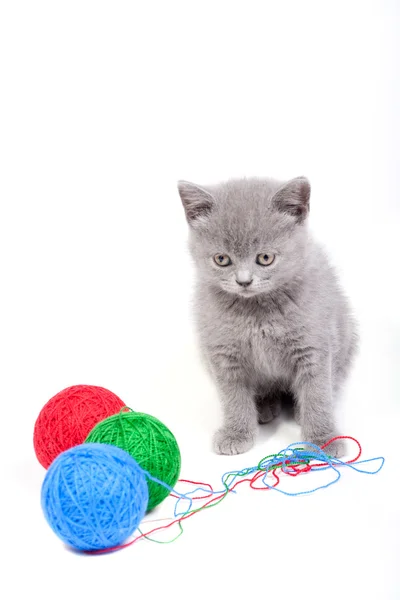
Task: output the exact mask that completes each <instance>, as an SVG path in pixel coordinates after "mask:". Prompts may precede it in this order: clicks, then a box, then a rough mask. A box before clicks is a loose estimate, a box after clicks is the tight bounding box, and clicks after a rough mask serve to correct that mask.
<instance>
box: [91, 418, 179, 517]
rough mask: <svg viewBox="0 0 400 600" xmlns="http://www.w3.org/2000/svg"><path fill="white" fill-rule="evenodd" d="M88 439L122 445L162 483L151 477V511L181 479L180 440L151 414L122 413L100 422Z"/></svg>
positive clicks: (149, 482) (149, 484)
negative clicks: (178, 441) (178, 442)
mask: <svg viewBox="0 0 400 600" xmlns="http://www.w3.org/2000/svg"><path fill="white" fill-rule="evenodd" d="M86 441H87V442H98V443H103V444H113V445H115V446H119V448H122V449H123V450H126V451H127V452H129V454H130V455H131V456H132V457H133V458H134V459H135V460H136V461H137V462H138V463H139V465H140V466H141V467H142V469H144V470H146V471H148V472H149V473H150V475H152V476H153V477H154V478H156V479H158V480H160V481H161V482H163V484H164V485H162V484H161V483H158V482H157V481H154V480H151V479H149V480H148V486H149V504H148V510H151V509H152V508H154V507H155V506H157V505H158V504H160V502H162V501H163V500H164V499H165V498H166V497H167V496H168V495H169V493H170V491H171V488H173V487H174V485H175V484H176V482H177V480H178V477H179V473H180V469H181V455H180V451H179V446H178V444H177V441H176V439H175V437H174V435H173V434H172V432H171V431H170V430H169V429H168V427H166V426H165V425H164V424H163V423H161V421H159V420H158V419H156V418H155V417H152V416H151V415H147V414H145V413H136V412H132V411H131V412H120V413H119V414H117V415H114V416H113V417H109V418H108V419H105V420H104V421H102V422H101V423H98V425H96V427H95V428H94V429H93V430H92V431H91V432H90V434H89V435H88V437H87V439H86Z"/></svg>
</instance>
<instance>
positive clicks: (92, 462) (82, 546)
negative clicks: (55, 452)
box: [42, 444, 148, 550]
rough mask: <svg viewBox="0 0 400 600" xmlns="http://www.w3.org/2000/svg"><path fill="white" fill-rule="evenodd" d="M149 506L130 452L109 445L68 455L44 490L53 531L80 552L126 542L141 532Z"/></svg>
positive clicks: (142, 477) (87, 446)
mask: <svg viewBox="0 0 400 600" xmlns="http://www.w3.org/2000/svg"><path fill="white" fill-rule="evenodd" d="M147 502H148V489H147V483H146V477H145V475H144V473H143V471H142V469H141V468H140V467H139V465H138V464H137V462H135V461H134V460H133V458H132V457H131V456H130V455H129V454H127V452H124V451H123V450H121V449H120V448H116V447H115V446H107V445H106V444H81V445H80V446H75V448H70V449H69V450H67V451H66V452H63V453H62V454H60V455H59V456H58V457H57V458H56V460H55V461H54V462H53V463H52V464H51V465H50V468H49V470H48V471H47V473H46V477H45V480H44V482H43V486H42V508H43V512H44V515H45V517H46V519H47V521H48V523H49V525H50V527H51V528H52V529H53V531H54V532H55V533H56V534H57V535H58V536H59V537H60V538H61V539H62V540H63V541H64V542H65V543H66V544H69V545H71V546H73V547H74V548H77V549H78V550H102V549H106V548H112V547H114V546H118V545H120V544H122V543H123V542H124V541H125V540H126V539H127V538H128V537H129V536H130V535H132V533H133V532H134V531H135V529H137V527H138V525H139V523H140V521H141V519H142V518H143V516H144V514H145V512H146V507H147Z"/></svg>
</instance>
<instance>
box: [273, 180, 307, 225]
mask: <svg viewBox="0 0 400 600" xmlns="http://www.w3.org/2000/svg"><path fill="white" fill-rule="evenodd" d="M310 193H311V186H310V182H309V181H308V179H306V178H305V177H296V179H291V180H290V181H289V182H288V183H285V185H283V186H282V187H281V188H280V189H279V190H278V191H277V192H276V194H275V196H274V197H273V198H272V203H273V204H274V206H275V207H276V208H277V209H278V210H279V211H281V212H285V213H287V214H289V215H291V216H292V217H295V218H296V220H297V222H298V223H302V222H303V221H304V220H305V219H306V217H307V215H308V212H309V210H310Z"/></svg>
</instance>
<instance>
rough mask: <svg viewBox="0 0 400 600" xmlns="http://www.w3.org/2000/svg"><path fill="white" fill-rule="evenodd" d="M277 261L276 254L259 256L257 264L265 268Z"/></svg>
mask: <svg viewBox="0 0 400 600" xmlns="http://www.w3.org/2000/svg"><path fill="white" fill-rule="evenodd" d="M274 260H275V254H259V255H258V256H257V263H258V264H259V265H262V266H263V267H268V266H269V265H272V263H273V262H274Z"/></svg>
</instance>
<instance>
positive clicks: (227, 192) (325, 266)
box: [178, 177, 357, 456]
mask: <svg viewBox="0 0 400 600" xmlns="http://www.w3.org/2000/svg"><path fill="white" fill-rule="evenodd" d="M178 188H179V193H180V196H181V199H182V203H183V206H184V208H185V211H186V217H187V220H188V223H189V225H190V249H191V254H192V256H193V258H194V261H195V265H196V268H197V274H198V278H197V289H196V313H197V324H198V333H199V339H200V345H201V349H202V352H203V354H204V357H205V359H206V362H207V364H208V367H209V369H210V372H211V374H212V376H213V378H214V381H215V384H216V386H217V388H218V391H219V396H220V398H221V402H222V407H223V413H224V423H223V426H222V428H221V429H219V430H218V431H217V432H216V434H215V436H214V449H215V451H216V452H218V453H220V454H238V453H241V452H245V451H246V450H248V449H249V448H251V446H252V445H253V443H254V439H255V434H256V431H257V422H260V423H265V422H268V421H270V420H271V419H273V418H274V417H275V416H276V415H277V414H279V411H280V405H281V401H282V399H284V398H287V397H288V396H289V397H292V398H293V401H294V405H295V416H296V418H297V420H298V422H299V423H300V424H301V427H302V437H303V439H304V440H306V441H310V442H313V443H315V444H317V445H319V446H320V445H322V444H323V443H325V442H326V441H327V440H328V439H330V438H331V437H333V436H335V435H337V429H336V424H335V401H336V399H337V396H338V393H339V391H340V388H341V386H342V384H343V382H344V381H345V378H346V376H347V374H348V371H349V367H350V364H351V362H352V359H353V356H354V353H355V350H356V346H357V335H356V328H355V322H354V320H353V318H352V315H351V312H350V309H349V305H348V303H347V300H346V298H345V297H344V295H343V293H342V291H341V289H340V287H339V284H338V281H337V278H336V275H335V272H334V270H333V268H332V267H331V265H330V264H329V262H328V259H327V257H326V255H325V254H324V252H323V250H322V249H321V248H320V246H319V245H318V244H317V243H316V242H315V241H314V240H313V239H312V237H311V236H310V233H309V230H308V227H307V215H308V211H309V197H310V185H309V182H308V181H307V179H305V178H302V177H301V178H297V179H293V180H291V181H289V182H288V183H286V184H283V183H280V182H277V181H274V180H261V179H243V180H232V181H228V182H227V183H223V184H220V185H217V186H210V187H208V186H207V187H199V186H197V185H195V184H192V183H188V182H183V181H182V182H179V184H178ZM261 253H266V254H269V255H270V254H271V253H273V254H274V255H275V260H274V262H273V263H272V264H271V265H269V266H261V265H259V264H257V263H256V257H257V255H259V254H261ZM216 254H221V255H225V254H226V255H228V256H229V257H230V259H231V261H232V264H231V265H229V266H225V267H221V266H219V265H217V264H216V263H215V261H214V256H215V255H216ZM249 282H251V283H249ZM243 283H245V285H243ZM246 284H247V285H246ZM329 451H330V452H332V453H333V454H335V455H336V456H340V455H342V454H343V452H344V446H343V444H342V443H341V440H339V441H338V442H336V443H335V445H334V447H332V446H331V447H330V448H329Z"/></svg>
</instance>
